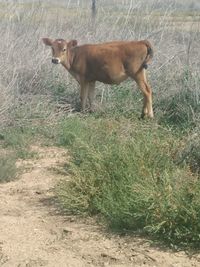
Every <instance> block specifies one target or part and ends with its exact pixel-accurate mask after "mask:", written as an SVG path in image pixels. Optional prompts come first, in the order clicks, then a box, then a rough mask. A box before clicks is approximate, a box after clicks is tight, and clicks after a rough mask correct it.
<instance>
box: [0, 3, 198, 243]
mask: <svg viewBox="0 0 200 267" xmlns="http://www.w3.org/2000/svg"><path fill="white" fill-rule="evenodd" d="M90 7H91V1H89V0H88V1H57V2H56V1H45V2H39V1H0V25H1V26H0V34H1V40H2V42H1V51H0V53H1V56H0V73H1V76H0V152H1V157H0V182H3V181H9V180H11V179H13V178H14V177H15V176H16V173H17V169H16V166H15V162H16V160H17V158H19V157H20V158H27V157H32V156H33V155H32V154H31V152H30V151H29V145H30V144H31V143H32V142H34V140H35V138H37V140H38V138H40V140H41V138H43V139H44V138H45V139H46V140H48V143H49V144H57V145H62V146H65V147H66V148H67V149H68V150H69V153H71V162H70V163H69V164H68V165H66V166H65V169H66V171H67V172H69V174H70V177H71V179H70V180H69V177H67V178H66V177H63V181H62V182H61V183H60V184H59V185H58V187H57V188H56V193H57V196H58V199H59V203H60V204H61V206H62V207H63V209H64V210H65V211H66V212H67V213H73V214H81V215H83V214H84V215H86V214H87V215H90V216H91V215H97V216H98V218H99V217H100V218H101V219H102V222H105V223H106V224H107V225H108V226H109V227H110V228H111V229H113V230H117V231H133V232H137V233H145V234H149V235H151V236H155V237H157V238H160V239H162V240H165V241H167V242H168V244H171V245H178V246H180V245H184V246H196V247H198V246H199V244H200V242H199V241H200V235H199V233H200V229H199V228H200V224H199V222H200V213H199V210H200V202H199V201H200V200H199V199H200V198H199V194H200V187H199V174H200V152H199V151H200V136H199V129H200V71H199V70H200V61H199V58H200V50H199V39H200V6H199V3H198V1H192V0H190V1H178V0H176V1H171V0H170V1H164V0H162V1H161V0H160V1H156V0H151V1H148V3H147V1H143V0H141V1H134V0H133V1H127V0H121V1H120V0H110V1H104V0H99V1H97V8H98V10H97V15H96V19H95V21H94V20H92V18H91V9H90ZM42 37H51V38H66V39H68V40H69V39H72V38H73V39H77V40H78V42H79V44H82V43H90V42H92V43H95V42H103V41H108V40H119V39H120V40H121V39H122V40H132V39H149V40H150V41H151V42H152V43H153V44H154V47H155V58H154V60H153V63H152V64H151V66H149V69H148V74H149V80H150V83H151V85H152V88H153V92H154V110H155V117H156V118H155V120H153V121H140V120H139V119H138V117H139V114H140V110H141V106H142V96H141V94H140V92H139V91H138V90H137V89H136V85H135V84H134V83H133V82H132V81H130V80H129V81H127V82H125V83H123V84H121V85H120V86H111V87H108V86H106V85H103V84H98V85H97V97H96V100H97V103H96V109H97V112H96V113H95V114H94V115H86V116H83V115H80V114H78V113H76V112H75V110H76V109H77V107H78V105H79V92H78V85H77V84H76V82H75V81H74V79H73V78H71V77H70V76H69V75H68V74H67V73H66V71H65V70H64V68H62V67H61V66H56V67H55V66H52V65H51V64H50V57H51V51H50V50H49V49H46V48H45V47H44V45H43V44H42V42H41V38H42ZM45 142H46V141H45Z"/></svg>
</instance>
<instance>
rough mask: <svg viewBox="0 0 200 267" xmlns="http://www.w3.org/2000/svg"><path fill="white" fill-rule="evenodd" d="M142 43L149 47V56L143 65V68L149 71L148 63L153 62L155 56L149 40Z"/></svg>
mask: <svg viewBox="0 0 200 267" xmlns="http://www.w3.org/2000/svg"><path fill="white" fill-rule="evenodd" d="M142 42H143V44H145V45H146V47H147V55H146V57H145V60H144V62H143V64H142V67H143V68H144V69H147V68H148V63H149V62H151V60H152V58H153V54H154V53H153V47H152V45H151V43H150V42H149V41H147V40H144V41H142Z"/></svg>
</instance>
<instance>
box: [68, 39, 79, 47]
mask: <svg viewBox="0 0 200 267" xmlns="http://www.w3.org/2000/svg"><path fill="white" fill-rule="evenodd" d="M77 44H78V42H77V40H71V41H69V43H68V46H69V47H75V46H77Z"/></svg>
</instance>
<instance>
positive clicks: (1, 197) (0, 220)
mask: <svg viewBox="0 0 200 267" xmlns="http://www.w3.org/2000/svg"><path fill="white" fill-rule="evenodd" d="M32 150H33V151H36V152H37V155H38V156H37V158H36V159H31V160H25V161H19V162H18V166H19V167H22V168H23V170H24V171H23V174H22V175H20V177H19V179H17V180H15V181H12V182H10V183H7V184H1V186H0V266H5V267H15V266H16V267H25V266H26V267H36V266H51V267H57V266H58V267H62V266H63V267H65V266H66V267H67V266H69V267H79V266H82V267H87V266H88V267H92V266H95V267H96V266H97V267H100V266H113V267H114V266H115V267H120V266H121V267H122V266H125V267H126V266H127V267H129V266H134V267H139V266H145V267H147V266H148V267H150V266H151V267H190V266H194V267H197V266H200V256H199V255H195V256H193V257H190V256H189V255H187V254H186V253H185V252H173V251H171V250H167V249H164V248H159V247H156V246H155V245H154V246H153V245H151V244H150V241H148V240H146V239H142V238H138V237H130V236H129V237H128V236H125V237H120V236H117V235H113V234H111V233H106V231H104V229H102V227H101V226H98V225H97V224H96V223H95V222H94V221H93V220H92V219H91V220H86V221H84V220H83V219H80V218H77V217H67V216H64V215H61V214H60V213H59V212H58V210H57V209H56V206H55V202H54V193H53V190H52V189H53V187H54V185H55V184H56V183H57V181H58V180H59V179H61V178H62V177H61V175H60V174H59V173H58V172H55V168H58V167H59V166H60V165H62V164H63V163H64V162H66V161H67V160H68V155H67V153H66V151H64V150H62V149H59V148H55V147H45V148H44V147H43V148H42V147H38V146H33V147H32Z"/></svg>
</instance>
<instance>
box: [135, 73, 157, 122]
mask: <svg viewBox="0 0 200 267" xmlns="http://www.w3.org/2000/svg"><path fill="white" fill-rule="evenodd" d="M134 80H135V81H136V83H137V84H138V86H139V88H140V90H141V91H142V93H143V96H144V100H143V101H144V102H143V108H142V114H141V117H142V118H144V117H145V116H148V117H149V118H153V116H154V115H153V108H152V90H151V87H150V86H149V84H148V83H147V79H146V73H145V69H142V70H141V71H139V72H138V73H137V74H135V75H134Z"/></svg>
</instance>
